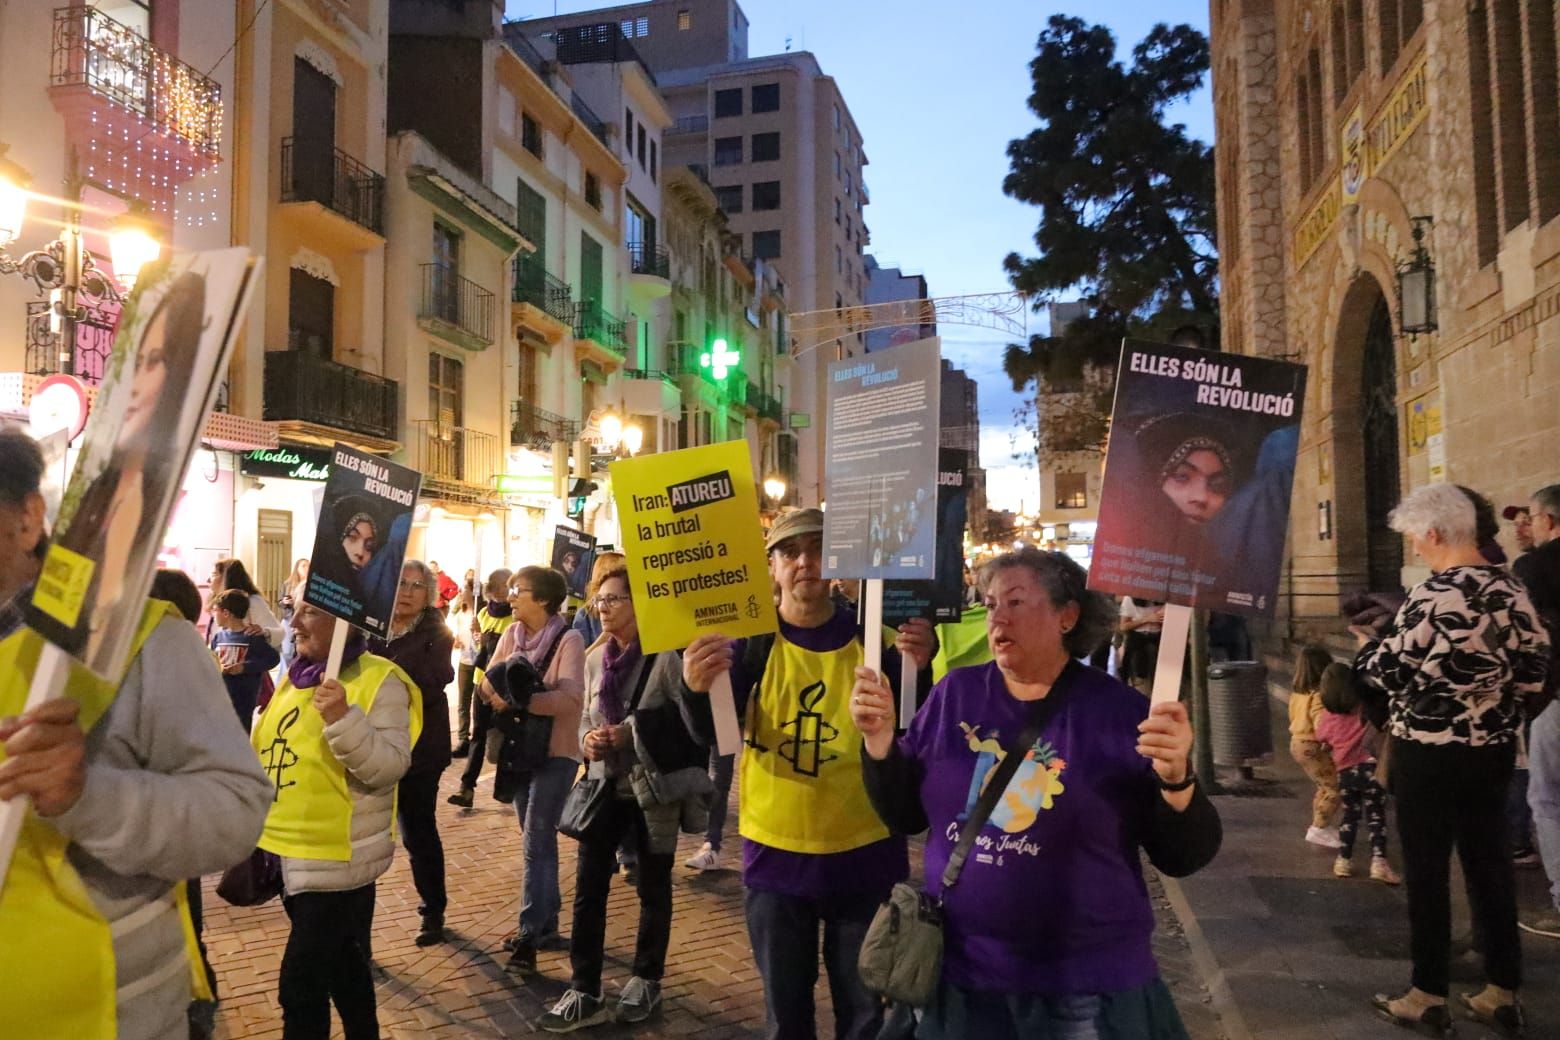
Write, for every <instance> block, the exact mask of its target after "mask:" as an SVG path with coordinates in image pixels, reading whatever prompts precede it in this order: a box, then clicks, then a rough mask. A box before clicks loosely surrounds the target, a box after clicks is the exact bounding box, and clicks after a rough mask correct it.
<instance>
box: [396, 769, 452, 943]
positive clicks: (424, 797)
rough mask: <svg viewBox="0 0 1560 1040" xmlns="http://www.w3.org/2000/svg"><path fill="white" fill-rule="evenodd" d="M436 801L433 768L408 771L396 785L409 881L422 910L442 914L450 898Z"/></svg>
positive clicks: (436, 781) (398, 815)
mask: <svg viewBox="0 0 1560 1040" xmlns="http://www.w3.org/2000/svg"><path fill="white" fill-rule="evenodd" d="M438 800H439V773H438V772H435V771H432V770H429V771H427V772H421V773H407V774H406V775H405V776H404V777H402V778H401V782H400V784H399V785H398V786H397V787H396V819H397V820H399V821H400V824H401V841H402V842H403V843H404V844H405V845H406V855H407V857H408V858H409V859H411V861H412V884H413V885H415V886H417V896H418V898H419V899H421V900H422V905H423V913H425V914H433V915H436V916H438V917H443V916H444V908H445V906H446V905H447V904H448V902H449V900H448V897H447V896H446V895H445V891H444V842H442V841H440V840H439V820H438V817H437V815H435V812H434V807H435V805H437V804H438Z"/></svg>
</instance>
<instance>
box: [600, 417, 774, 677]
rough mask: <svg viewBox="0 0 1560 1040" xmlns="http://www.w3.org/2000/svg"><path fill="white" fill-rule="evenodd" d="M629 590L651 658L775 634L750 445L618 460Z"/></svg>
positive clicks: (616, 482)
mask: <svg viewBox="0 0 1560 1040" xmlns="http://www.w3.org/2000/svg"><path fill="white" fill-rule="evenodd" d="M612 488H613V495H614V497H615V498H616V500H617V507H618V514H619V516H620V517H621V518H622V531H623V553H624V555H625V556H626V557H627V563H628V578H629V587H630V588H631V589H632V591H633V596H634V608H635V610H636V612H637V613H638V615H639V617H640V619H641V621H643V620H644V619H645V618H648V617H649V616H651V612H652V611H653V612H654V617H655V624H654V625H643V626H642V627H641V628H640V630H639V637H640V643H641V646H642V647H643V649H644V652H645V653H647V654H653V653H656V652H658V651H661V650H679V649H681V648H683V647H685V646H687V645H688V644H689V643H691V642H693V640H694V639H695V638H696V637H698V636H701V635H704V634H705V633H708V632H719V633H720V634H722V635H725V636H731V637H733V638H738V637H742V636H755V635H760V634H762V633H765V632H773V631H775V629H776V628H777V627H778V626H777V623H776V620H775V603H774V592H773V586H772V583H771V580H770V577H769V564H768V560H767V558H766V556H765V554H764V532H763V529H762V528H761V527H760V526H759V522H758V494H757V492H756V490H755V489H754V486H753V463H752V460H751V458H750V457H749V455H748V446H747V443H746V442H745V441H727V442H725V443H723V444H710V445H706V446H704V447H701V448H685V449H683V450H682V451H669V452H662V453H660V454H656V455H644V456H641V457H639V458H635V459H623V460H621V461H618V462H614V463H613V464H612Z"/></svg>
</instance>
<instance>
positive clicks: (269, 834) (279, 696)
mask: <svg viewBox="0 0 1560 1040" xmlns="http://www.w3.org/2000/svg"><path fill="white" fill-rule="evenodd" d="M392 675H393V676H395V677H396V678H398V679H400V680H401V682H403V683H405V684H406V692H407V699H408V705H409V708H410V711H411V738H412V743H413V744H416V743H417V737H418V735H419V734H420V733H422V698H421V697H419V696H418V695H417V684H416V683H415V682H413V681H412V677H411V676H409V675H407V674H406V673H405V672H404V671H402V670H401V668H400V667H399V666H398V665H397V664H395V662H393V661H390V660H388V659H386V658H383V657H379V656H377V655H375V654H364V655H363V656H361V657H359V658H358V659H357V660H356V661H353V662H352V663H351V664H349V665H347V666H346V667H345V668H343V669H342V670H341V676H340V680H339V681H340V683H341V685H342V686H343V687H344V688H345V689H346V691H347V704H348V705H349V706H351V707H356V708H358V709H359V710H361V711H362V712H363V714H364V715H367V714H368V713H369V712H370V711H371V710H372V709H373V707H374V699H375V698H376V697H377V696H378V695H379V688H380V687H381V686H383V685H384V683H385V680H386V679H388V678H390V677H391V676H392ZM249 739H250V742H251V743H252V744H254V747H255V751H256V752H258V753H259V755H260V765H261V766H262V767H264V769H265V771H266V774H267V775H268V776H269V777H270V778H271V783H272V784H273V785H274V788H275V794H274V795H273V796H272V797H273V799H274V800H273V802H272V804H271V812H270V813H269V815H267V816H266V818H265V832H264V833H263V834H261V836H260V847H261V848H262V849H266V850H268V851H270V852H274V853H276V854H277V855H278V856H288V857H291V858H294V859H327V860H337V861H340V862H343V863H345V862H347V861H348V860H350V859H351V858H352V792H351V791H349V790H348V789H347V767H346V766H344V765H342V764H341V761H340V760H339V759H338V758H337V757H336V756H335V754H334V753H333V752H332V751H331V749H330V744H329V742H328V741H327V740H326V739H325V718H324V716H322V715H321V714H320V713H319V712H318V711H317V710H315V707H314V690H313V688H310V689H307V690H300V689H298V688H297V687H296V686H294V685H293V684H292V681H291V680H288V679H284V680H283V681H282V685H281V686H280V687H279V688H278V689H277V691H276V693H275V694H273V695H272V697H271V703H270V704H268V705H266V708H265V711H264V713H262V714H261V716H260V718H259V719H258V720H256V722H255V728H254V732H253V733H252V734H251V735H250V738H249Z"/></svg>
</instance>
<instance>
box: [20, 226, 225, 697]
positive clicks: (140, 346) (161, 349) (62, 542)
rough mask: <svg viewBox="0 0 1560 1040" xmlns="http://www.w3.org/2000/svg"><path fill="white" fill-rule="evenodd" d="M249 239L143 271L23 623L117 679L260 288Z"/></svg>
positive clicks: (124, 314)
mask: <svg viewBox="0 0 1560 1040" xmlns="http://www.w3.org/2000/svg"><path fill="white" fill-rule="evenodd" d="M253 275H254V265H253V261H252V259H251V257H250V254H249V251H248V250H247V249H224V250H216V251H213V252H207V253H189V254H185V255H182V256H177V257H174V258H173V259H171V260H169V261H167V262H165V263H163V264H160V265H158V266H157V267H156V268H155V269H153V270H149V271H147V272H145V273H143V274H142V276H141V279H140V281H139V283H138V285H137V287H136V290H135V292H134V294H133V295H132V296H131V297H130V299H129V300H128V301H127V302H126V304H125V306H124V310H123V311H122V312H121V315H120V319H119V329H118V332H117V333H116V334H115V336H114V350H113V353H112V355H110V357H109V359H108V362H107V364H106V366H105V368H104V374H103V381H102V383H101V384H100V385H99V386H98V391H97V396H96V398H95V399H94V401H93V405H92V412H91V416H90V417H89V419H88V421H87V427H86V433H85V437H84V439H83V444H82V451H81V457H80V459H79V461H78V462H77V464H76V468H75V471H74V472H73V473H72V475H71V478H70V482H69V484H68V486H67V487H66V490H65V493H64V496H63V499H62V502H61V505H60V515H59V519H58V522H57V523H56V524H55V529H54V538H53V541H52V543H51V544H50V546H49V551H48V555H47V557H46V558H45V560H44V562H43V566H42V570H41V573H40V574H39V577H38V582H37V584H36V586H35V587H34V590H33V595H32V598H31V600H30V601H29V602H28V603H27V604H26V605H25V607H24V614H25V618H26V621H27V624H28V625H29V626H31V627H32V628H34V629H36V630H37V631H38V632H39V633H40V634H42V635H43V636H44V637H45V638H46V639H48V640H49V641H50V642H52V643H53V644H54V645H56V646H58V647H60V648H61V649H62V650H64V651H65V652H66V653H68V654H70V655H71V656H73V657H75V658H76V659H77V660H79V661H81V662H82V663H83V664H85V665H86V666H87V667H88V668H90V669H91V670H92V671H93V672H95V673H96V674H98V675H100V676H103V677H104V678H107V679H110V680H112V681H115V682H117V681H118V680H119V677H120V676H121V675H122V674H123V672H124V670H125V665H126V659H127V657H128V654H129V649H130V641H131V638H132V636H133V635H134V634H135V630H136V626H137V625H139V624H140V620H141V604H142V603H144V602H145V600H146V595H147V591H148V590H149V589H150V588H151V583H152V573H153V571H154V570H155V569H156V561H157V551H158V549H159V548H161V546H162V540H163V532H164V530H165V529H166V528H167V524H168V517H169V514H170V513H171V512H172V510H173V505H174V501H175V499H176V498H177V496H178V493H179V488H180V486H181V485H182V483H183V481H184V474H185V471H186V470H187V469H188V468H189V464H190V458H191V456H193V455H194V453H195V448H196V447H197V446H198V445H199V443H200V431H201V429H202V428H203V427H204V426H205V423H206V417H207V416H208V415H209V414H210V413H211V408H212V404H213V403H214V402H215V400H216V395H217V389H218V387H219V385H220V384H221V382H222V379H223V378H224V376H225V375H226V373H227V363H228V356H229V355H230V354H231V352H232V346H233V338H234V336H235V334H236V331H237V329H238V326H239V324H240V322H241V321H242V319H243V312H244V310H245V308H246V306H247V305H248V301H249V296H250V294H251V292H252V291H253V288H254V282H255V279H254V276H253Z"/></svg>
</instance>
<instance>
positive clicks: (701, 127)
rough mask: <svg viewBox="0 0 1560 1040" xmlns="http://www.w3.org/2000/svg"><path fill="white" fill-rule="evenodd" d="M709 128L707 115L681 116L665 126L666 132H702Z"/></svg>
mask: <svg viewBox="0 0 1560 1040" xmlns="http://www.w3.org/2000/svg"><path fill="white" fill-rule="evenodd" d="M709 128H710V117H709V116H683V117H682V118H681V119H679V120H677V122H675V123H673V124H672V125H671V126H669V127H667V128H666V132H667V133H668V134H702V133H705V132H706V131H708V130H709Z"/></svg>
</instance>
